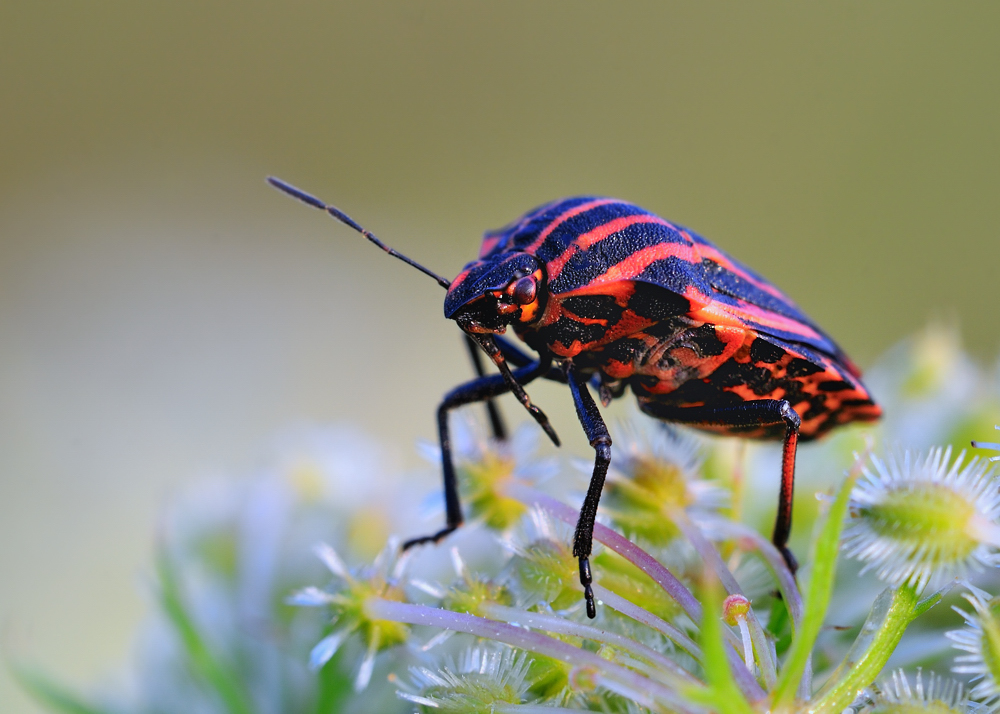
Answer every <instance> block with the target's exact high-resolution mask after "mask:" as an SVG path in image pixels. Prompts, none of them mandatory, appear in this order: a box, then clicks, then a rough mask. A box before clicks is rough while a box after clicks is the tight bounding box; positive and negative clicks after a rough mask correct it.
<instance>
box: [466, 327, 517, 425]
mask: <svg viewBox="0 0 1000 714" xmlns="http://www.w3.org/2000/svg"><path fill="white" fill-rule="evenodd" d="M462 338H463V340H464V342H465V346H466V348H468V350H469V358H470V359H471V360H472V366H473V368H474V369H475V370H476V375H477V376H479V377H480V378H482V377H485V376H486V371H485V370H484V369H483V354H482V352H480V350H479V345H477V344H476V341H475V340H474V339H472V338H471V337H469V336H468V335H467V334H463V335H462ZM507 361H509V362H513V360H511V359H510V358H509V357H508V358H507ZM528 361H529V362H530V361H531V360H530V359H529V360H528ZM514 364H515V365H516V366H518V367H520V366H522V365H519V364H517V363H514ZM486 415H487V416H488V417H489V419H490V428H491V429H492V430H493V438H494V439H496V440H497V441H507V427H506V426H505V425H504V422H503V417H502V416H501V415H500V405H499V404H497V403H496V401H495V400H493V399H487V400H486Z"/></svg>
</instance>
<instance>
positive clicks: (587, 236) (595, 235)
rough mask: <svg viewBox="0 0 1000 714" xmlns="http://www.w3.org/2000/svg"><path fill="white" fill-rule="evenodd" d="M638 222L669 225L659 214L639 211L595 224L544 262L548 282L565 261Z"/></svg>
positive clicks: (557, 273) (562, 266) (553, 277)
mask: <svg viewBox="0 0 1000 714" xmlns="http://www.w3.org/2000/svg"><path fill="white" fill-rule="evenodd" d="M638 223H655V224H657V225H660V226H669V225H670V224H669V223H667V222H666V221H665V220H663V219H662V218H660V217H659V216H654V215H651V214H648V213H640V214H639V215H636V216H622V217H621V218H614V219H612V220H610V221H608V222H607V223H602V224H601V225H599V226H597V228H592V229H591V230H589V231H587V232H586V233H584V234H583V235H581V236H577V238H576V239H575V240H574V241H573V242H572V243H570V244H569V245H568V246H566V250H564V251H563V252H562V253H560V254H559V255H558V256H556V257H555V258H553V259H552V260H550V261H549V262H548V263H546V265H545V269H546V270H547V271H548V274H549V282H552V281H554V280H555V279H556V278H557V277H559V273H561V272H562V269H563V268H564V267H565V266H566V263H568V262H569V260H570V259H571V258H572V257H573V256H574V255H576V254H577V253H579V252H580V251H583V250H589V249H590V248H591V247H592V246H594V245H595V244H597V243H600V242H601V241H602V240H604V239H605V238H608V237H610V236H613V235H614V234H615V233H619V232H621V231H623V230H625V229H626V228H628V227H629V226H634V225H636V224H638Z"/></svg>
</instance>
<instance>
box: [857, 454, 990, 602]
mask: <svg viewBox="0 0 1000 714" xmlns="http://www.w3.org/2000/svg"><path fill="white" fill-rule="evenodd" d="M964 458H965V452H962V453H961V454H959V455H958V457H957V458H956V459H955V460H954V462H951V449H950V448H947V449H941V448H936V449H932V450H931V451H930V452H929V453H928V454H927V455H925V456H922V455H917V456H914V455H913V454H911V453H909V452H907V453H905V454H904V455H903V456H902V457H896V456H890V457H889V459H888V460H887V461H882V460H881V459H879V458H878V457H876V456H872V457H871V467H870V468H869V467H867V466H866V467H865V468H864V469H863V477H862V478H861V479H859V480H858V483H857V485H856V486H855V487H854V490H853V491H852V493H851V502H850V515H849V521H848V524H847V527H846V528H845V530H844V537H843V548H844V551H845V552H846V553H847V555H849V556H850V557H852V558H856V559H858V560H861V561H863V562H864V563H865V566H864V568H863V569H862V572H864V571H865V570H874V571H875V572H876V574H877V575H878V577H879V578H880V579H882V580H884V581H886V582H888V583H890V584H892V585H902V584H904V583H906V584H908V585H910V586H913V587H916V588H917V589H918V590H919V589H922V588H924V587H925V586H926V585H927V584H928V582H930V581H931V580H932V579H934V580H935V581H937V582H943V581H944V580H948V579H951V578H954V577H956V576H959V575H961V574H962V573H964V572H965V571H967V570H969V569H982V568H983V567H987V566H995V565H997V564H1000V556H998V554H997V550H998V548H1000V527H998V525H997V523H996V521H997V518H998V517H1000V491H998V488H997V486H998V484H997V481H998V479H997V474H996V471H995V470H994V469H992V468H991V467H990V465H989V463H988V462H985V461H981V460H979V459H976V458H973V459H972V460H971V461H969V462H968V463H967V464H965V465H964V467H963V461H964Z"/></svg>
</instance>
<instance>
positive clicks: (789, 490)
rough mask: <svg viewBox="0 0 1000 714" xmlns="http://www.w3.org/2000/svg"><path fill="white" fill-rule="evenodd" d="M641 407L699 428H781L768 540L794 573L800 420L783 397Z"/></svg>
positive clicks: (795, 565)
mask: <svg viewBox="0 0 1000 714" xmlns="http://www.w3.org/2000/svg"><path fill="white" fill-rule="evenodd" d="M640 406H641V408H642V410H643V411H644V412H646V413H647V414H649V415H650V416H654V417H656V418H657V419H663V420H664V421H673V422H678V423H681V424H690V425H691V426H702V427H710V428H711V427H716V428H718V427H723V428H725V427H731V428H734V429H739V428H751V427H760V426H778V425H783V426H784V427H785V435H784V439H783V446H782V452H781V490H780V492H779V494H778V513H777V515H776V516H775V519H774V533H773V535H772V536H771V542H773V543H774V545H775V547H776V548H777V549H778V550H779V551H780V552H781V555H782V557H783V558H784V559H785V563H786V564H787V565H788V568H789V570H791V571H792V573H793V574H794V573H795V571H796V570H798V567H799V564H798V561H796V559H795V556H794V555H793V554H792V551H791V550H789V548H788V537H789V535H790V534H791V530H792V503H793V500H794V495H795V453H796V451H797V447H798V442H799V427H800V426H801V424H802V419H801V418H800V417H799V415H798V413H797V412H796V411H795V410H794V409H793V408H792V405H791V404H789V403H788V401H787V400H785V399H759V400H755V401H749V402H743V403H741V404H735V405H732V406H726V407H678V406H672V405H665V404H659V403H657V402H654V401H644V402H642V404H641V405H640Z"/></svg>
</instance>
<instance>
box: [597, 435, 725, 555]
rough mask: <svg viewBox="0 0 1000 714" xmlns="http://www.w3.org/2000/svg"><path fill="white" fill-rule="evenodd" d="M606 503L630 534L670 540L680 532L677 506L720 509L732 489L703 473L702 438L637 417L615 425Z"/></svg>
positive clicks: (664, 541) (662, 541)
mask: <svg viewBox="0 0 1000 714" xmlns="http://www.w3.org/2000/svg"><path fill="white" fill-rule="evenodd" d="M614 439H615V458H614V460H613V461H612V462H611V472H610V479H609V482H608V485H607V486H606V487H605V489H606V490H605V493H606V495H605V499H604V503H602V508H603V510H604V511H605V512H607V513H610V514H611V518H612V520H613V521H614V522H615V523H616V524H617V525H618V526H619V527H621V528H622V529H623V530H624V531H625V532H626V533H627V534H629V535H631V536H633V537H639V538H642V539H644V540H646V541H648V542H650V543H653V544H657V545H665V544H667V543H669V542H671V541H672V540H673V539H674V538H676V537H677V535H678V534H679V531H678V529H677V526H676V525H674V523H673V520H672V518H671V513H672V512H673V511H675V510H676V509H686V508H692V507H693V508H703V509H717V508H719V507H721V506H723V505H724V504H725V503H726V502H727V500H728V494H727V492H726V491H725V490H724V489H722V488H720V487H719V486H718V485H717V484H714V483H711V482H709V481H705V480H703V479H702V478H701V477H700V475H699V474H700V473H701V467H702V464H703V462H704V454H703V452H702V449H701V445H700V443H699V442H697V441H695V440H694V439H693V438H691V437H690V436H687V435H686V434H684V433H682V432H679V431H677V430H676V429H674V428H672V427H668V426H666V425H663V424H662V423H651V420H649V419H645V418H642V417H637V418H636V419H633V420H631V421H630V422H627V423H625V424H623V425H619V427H618V428H617V429H616V430H615V434H614Z"/></svg>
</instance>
